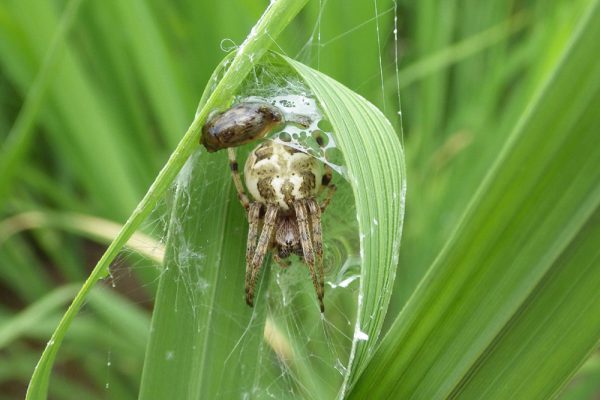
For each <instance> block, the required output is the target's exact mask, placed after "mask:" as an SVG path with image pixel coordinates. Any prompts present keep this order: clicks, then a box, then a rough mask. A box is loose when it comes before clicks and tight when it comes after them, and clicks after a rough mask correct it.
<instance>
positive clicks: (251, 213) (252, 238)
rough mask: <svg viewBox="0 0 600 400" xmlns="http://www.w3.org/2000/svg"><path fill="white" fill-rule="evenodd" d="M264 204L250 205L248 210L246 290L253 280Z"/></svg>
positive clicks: (254, 203)
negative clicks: (253, 267) (254, 260)
mask: <svg viewBox="0 0 600 400" xmlns="http://www.w3.org/2000/svg"><path fill="white" fill-rule="evenodd" d="M261 208H262V204H260V203H258V202H252V203H250V208H249V210H248V241H247V242H246V290H247V289H248V287H249V286H250V280H251V279H252V259H253V258H254V252H255V251H256V240H257V239H258V227H259V224H260V209H261Z"/></svg>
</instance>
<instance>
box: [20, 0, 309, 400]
mask: <svg viewBox="0 0 600 400" xmlns="http://www.w3.org/2000/svg"><path fill="white" fill-rule="evenodd" d="M305 3H306V0H298V1H293V0H281V1H277V2H274V3H271V4H270V5H269V7H268V8H267V10H266V11H265V13H264V14H263V17H261V19H260V20H259V21H258V23H257V24H256V26H255V28H254V30H253V31H252V34H251V35H249V36H248V38H247V39H246V41H245V42H244V44H243V45H242V46H241V47H240V48H239V49H238V51H237V54H236V57H235V58H234V59H233V61H232V63H231V65H230V67H229V69H228V70H227V72H226V73H225V75H224V77H223V79H222V80H221V81H220V82H219V84H218V86H217V87H216V88H215V91H214V92H213V94H212V95H211V97H210V98H209V99H208V101H207V102H206V104H205V107H204V108H203V109H202V110H201V112H200V113H198V114H197V115H196V117H195V118H194V121H193V122H192V124H191V126H190V127H189V129H188V131H187V132H186V134H185V135H184V137H183V138H182V139H181V141H180V142H179V144H178V146H177V148H176V149H175V151H174V152H173V154H172V155H171V157H170V158H169V160H168V161H167V164H166V165H165V166H164V168H163V169H162V170H161V172H160V173H159V174H158V176H157V178H156V180H155V181H154V182H153V183H152V185H151V186H150V189H149V190H148V192H147V193H146V195H145V196H144V198H143V199H142V201H141V202H140V203H139V204H138V206H137V207H136V209H135V210H134V211H133V213H132V214H131V216H130V217H129V219H128V220H127V222H126V223H125V225H124V226H123V229H122V230H121V232H120V233H119V235H118V236H117V238H116V239H115V240H114V241H113V242H112V243H111V245H110V246H109V247H108V249H107V250H106V252H105V253H104V255H103V256H102V258H101V259H100V261H99V262H98V264H97V265H96V266H95V267H94V270H93V271H92V273H91V274H90V276H89V277H88V279H87V280H86V282H85V283H84V285H83V287H82V288H81V290H80V292H79V293H78V294H77V296H76V297H75V299H74V300H73V303H72V304H71V306H70V307H69V309H68V310H67V312H66V313H65V315H64V316H63V318H62V320H61V322H60V324H59V326H58V327H57V328H56V331H55V332H54V334H53V335H52V337H51V339H50V340H49V342H48V345H47V346H46V348H45V350H44V352H43V354H42V357H41V358H40V361H39V363H38V364H37V366H36V369H35V371H34V373H33V376H32V378H31V381H30V383H29V387H28V390H27V399H45V398H46V396H47V391H48V382H49V379H50V373H51V370H52V365H53V363H54V359H55V357H56V354H57V352H58V349H59V347H60V344H61V342H62V339H63V338H64V335H65V333H66V331H67V328H68V327H69V325H70V324H71V322H72V320H73V318H74V317H75V315H76V314H77V311H78V310H79V309H80V308H81V306H82V305H83V302H84V300H85V298H86V296H87V294H88V293H89V291H90V290H91V289H92V287H93V286H94V284H95V283H96V282H97V281H98V280H99V279H102V278H103V277H105V276H106V274H107V271H108V267H109V265H110V263H111V262H112V261H113V260H114V258H115V257H116V256H117V254H118V253H119V251H120V249H121V248H122V247H123V246H124V245H125V243H126V242H127V240H128V239H129V238H130V237H131V236H132V235H133V234H134V232H135V231H136V230H137V229H138V227H139V226H140V225H141V223H142V222H143V221H144V219H145V218H146V217H147V216H148V215H149V214H150V212H151V211H152V209H153V208H154V207H155V206H156V204H157V202H158V201H159V199H160V198H161V197H162V195H163V193H164V192H165V191H166V190H167V188H168V187H170V185H171V183H172V182H173V179H174V178H175V176H176V175H177V173H178V172H179V170H180V169H181V167H182V166H183V165H184V163H185V162H186V160H187V159H188V157H189V156H190V155H191V154H192V152H193V150H194V149H196V148H197V146H198V145H197V143H198V139H199V136H200V130H201V128H202V125H203V123H204V121H205V120H206V118H207V116H208V114H209V112H210V111H212V110H214V109H215V108H217V107H218V106H219V105H222V104H224V103H226V102H227V101H229V100H230V98H231V96H232V95H233V94H234V91H235V89H236V88H237V87H238V85H239V84H240V83H241V82H242V80H243V79H244V77H245V76H246V75H247V74H248V73H249V72H250V70H251V69H252V66H253V60H254V61H255V60H259V59H260V58H261V56H262V55H263V54H264V52H265V51H266V49H267V48H268V46H269V45H270V44H271V42H272V40H273V38H276V37H277V36H278V34H279V33H280V32H281V31H282V30H283V29H284V28H285V26H286V25H287V24H288V23H289V22H290V21H291V20H292V19H293V18H294V16H295V15H296V14H297V13H298V12H299V11H300V9H301V8H302V7H303V6H304V4H305Z"/></svg>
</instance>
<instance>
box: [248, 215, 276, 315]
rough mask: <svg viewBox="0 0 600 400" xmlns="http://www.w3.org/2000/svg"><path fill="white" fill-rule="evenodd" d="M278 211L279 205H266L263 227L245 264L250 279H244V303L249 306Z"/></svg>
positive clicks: (252, 301) (252, 302) (252, 299)
mask: <svg viewBox="0 0 600 400" xmlns="http://www.w3.org/2000/svg"><path fill="white" fill-rule="evenodd" d="M259 210H260V209H259ZM278 211H279V207H278V206H277V205H275V204H268V205H267V212H266V214H265V222H264V224H263V229H262V232H261V234H260V237H259V239H258V244H257V246H256V250H255V251H254V254H253V256H252V260H250V262H249V263H248V264H247V265H246V276H248V275H247V274H248V272H250V279H249V281H248V280H246V303H247V304H248V305H249V306H250V307H252V306H253V305H254V288H255V286H256V277H257V276H258V273H259V272H260V268H261V266H262V264H263V260H264V259H265V254H266V253H267V251H268V250H269V244H270V243H271V237H272V236H273V229H274V227H275V222H276V221H277V212H278ZM248 239H249V238H248Z"/></svg>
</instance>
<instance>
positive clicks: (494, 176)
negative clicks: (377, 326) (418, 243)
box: [350, 1, 600, 399]
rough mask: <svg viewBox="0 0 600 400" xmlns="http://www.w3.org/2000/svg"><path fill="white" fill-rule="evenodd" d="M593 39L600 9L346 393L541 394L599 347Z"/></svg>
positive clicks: (584, 24)
mask: <svg viewBox="0 0 600 400" xmlns="http://www.w3.org/2000/svg"><path fill="white" fill-rule="evenodd" d="M599 35H600V3H599V2H598V1H594V2H592V3H591V4H590V6H589V9H588V12H587V13H586V14H585V15H584V17H583V18H582V19H581V20H580V23H579V26H578V29H577V30H576V31H575V33H574V35H573V37H572V39H571V42H570V45H569V46H567V49H566V52H565V53H564V54H563V56H562V58H561V59H560V60H559V63H558V67H557V68H556V69H555V71H554V73H553V74H552V75H551V77H550V79H549V80H548V81H547V82H546V84H545V85H544V87H543V89H542V90H541V91H540V92H539V93H538V94H537V96H536V97H535V99H534V100H533V101H532V103H531V104H530V106H529V107H528V108H527V110H526V111H525V113H524V114H523V117H522V119H521V120H520V121H519V123H518V124H517V126H516V127H515V129H514V131H513V133H512V135H511V136H510V137H509V140H508V143H507V144H506V146H505V148H504V150H503V151H502V153H501V155H500V156H499V158H498V160H497V162H496V164H495V166H494V168H493V170H492V171H491V173H490V174H489V175H488V176H487V178H486V180H485V181H484V183H483V184H482V186H481V187H480V189H479V191H478V192H477V194H476V196H475V198H474V199H473V202H472V203H471V206H470V207H469V209H468V211H467V213H466V215H465V217H464V219H463V221H462V223H461V224H460V225H459V227H458V229H457V231H456V232H455V234H454V235H453V237H452V239H451V240H450V242H449V243H448V244H447V245H446V247H445V249H444V250H443V251H442V253H441V254H440V255H439V257H438V258H437V260H436V262H435V263H434V265H433V266H432V268H431V269H430V271H429V272H428V274H427V276H426V277H425V279H424V280H423V281H422V282H421V284H420V286H419V288H418V289H417V291H416V292H415V293H414V294H413V296H412V297H411V299H410V300H409V302H408V304H407V306H406V307H405V308H404V310H403V311H402V313H401V314H400V316H399V317H398V319H397V320H396V321H395V322H394V324H393V326H392V328H391V330H390V331H389V333H388V334H387V335H386V337H385V338H384V340H383V342H382V344H381V346H380V347H379V348H378V350H377V351H376V353H375V355H374V357H373V359H372V360H371V362H370V363H369V367H368V368H367V369H366V370H365V371H364V373H363V374H362V375H361V377H360V378H359V380H358V382H357V383H356V385H355V387H354V388H353V391H352V393H351V396H350V398H366V397H369V398H407V399H408V398H424V399H430V398H482V397H483V398H486V399H504V398H507V397H518V398H527V399H545V398H549V397H552V396H554V395H556V392H557V391H558V390H560V388H561V387H562V386H563V385H564V384H565V383H566V382H567V381H568V379H569V378H570V377H571V376H572V374H573V373H574V372H575V371H577V369H578V367H579V366H580V365H581V363H582V362H583V361H584V360H585V358H586V357H587V356H588V355H589V354H590V352H591V351H592V350H593V349H594V348H595V347H596V346H597V344H598V340H599V339H600V314H598V312H597V310H598V309H599V308H600V295H599V294H598V285H600V269H598V263H599V253H598V249H597V243H598V240H599V234H600V225H599V223H598V215H599V210H600V170H599V169H598V165H600V148H599V147H598V146H596V145H595V143H596V142H597V132H598V131H599V130H600V118H599V116H598V113H597V109H598V107H599V106H600V65H598V63H597V62H595V60H594V59H593V58H591V57H589V54H590V52H591V51H593V49H594V48H595V43H596V40H597V38H598V37H599ZM594 243H596V245H594Z"/></svg>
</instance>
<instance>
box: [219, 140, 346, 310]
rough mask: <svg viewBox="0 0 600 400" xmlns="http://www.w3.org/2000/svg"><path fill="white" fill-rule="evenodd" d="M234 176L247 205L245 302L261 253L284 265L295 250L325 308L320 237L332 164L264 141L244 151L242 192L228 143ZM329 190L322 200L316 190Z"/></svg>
mask: <svg viewBox="0 0 600 400" xmlns="http://www.w3.org/2000/svg"><path fill="white" fill-rule="evenodd" d="M229 156H230V165H231V171H232V174H233V180H234V183H235V185H236V188H237V190H238V195H239V198H240V201H241V202H242V205H243V206H244V208H246V210H248V223H249V230H248V242H247V246H246V302H247V303H248V305H250V306H252V305H253V301H254V287H255V283H256V277H257V276H258V273H259V271H260V268H261V266H262V264H263V261H264V257H265V254H266V253H267V251H269V250H271V252H272V254H273V259H274V260H275V261H276V262H277V263H278V264H280V265H282V266H286V264H284V262H283V259H285V258H287V257H288V256H290V255H291V254H297V255H298V256H300V258H301V259H302V260H303V261H304V263H306V264H307V265H308V267H309V270H310V274H311V278H312V281H313V285H314V286H315V290H316V292H317V298H318V300H319V306H320V308H321V312H323V311H324V306H323V295H324V284H325V282H324V280H325V277H324V271H323V237H322V232H321V212H322V211H324V210H325V208H326V207H327V205H328V203H329V200H330V199H331V195H332V194H333V192H334V190H335V186H334V185H331V184H330V181H331V169H330V168H329V167H327V166H324V165H323V163H321V162H320V161H319V160H317V159H316V158H314V157H311V156H309V155H308V154H306V153H304V152H302V151H300V150H297V149H294V148H292V147H289V146H286V145H283V144H279V143H275V142H265V143H263V144H260V145H258V146H257V147H256V148H255V149H254V150H253V151H252V152H251V153H250V155H249V156H248V159H247V161H246V165H245V168H244V180H245V183H246V187H247V188H248V191H249V192H250V194H251V196H252V197H253V198H254V201H253V202H250V201H249V200H248V197H247V196H246V194H245V191H244V188H243V185H242V182H241V179H240V176H239V172H238V164H237V161H236V158H235V152H234V151H233V150H231V149H230V152H229ZM324 187H328V188H329V195H328V197H327V198H326V199H325V200H324V201H323V203H322V204H319V203H318V202H317V196H318V195H319V194H320V192H321V190H322V188H324Z"/></svg>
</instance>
